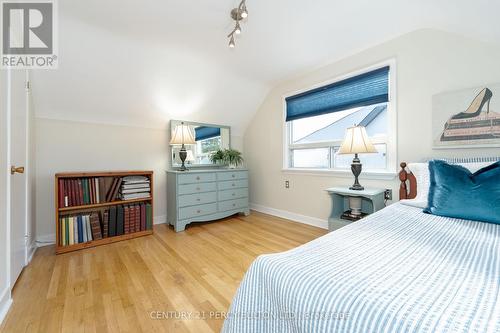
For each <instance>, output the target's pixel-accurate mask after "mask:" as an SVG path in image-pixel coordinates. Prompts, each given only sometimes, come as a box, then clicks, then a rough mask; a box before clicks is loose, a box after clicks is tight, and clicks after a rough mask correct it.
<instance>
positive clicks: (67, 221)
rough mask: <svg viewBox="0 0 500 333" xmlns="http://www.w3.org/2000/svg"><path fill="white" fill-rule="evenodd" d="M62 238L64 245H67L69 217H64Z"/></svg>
mask: <svg viewBox="0 0 500 333" xmlns="http://www.w3.org/2000/svg"><path fill="white" fill-rule="evenodd" d="M64 239H65V242H64V244H65V245H69V217H67V216H65V217H64Z"/></svg>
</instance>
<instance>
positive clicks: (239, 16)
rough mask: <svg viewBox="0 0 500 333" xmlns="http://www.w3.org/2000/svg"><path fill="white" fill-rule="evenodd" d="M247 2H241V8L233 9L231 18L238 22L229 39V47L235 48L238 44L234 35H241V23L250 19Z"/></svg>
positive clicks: (243, 0)
mask: <svg viewBox="0 0 500 333" xmlns="http://www.w3.org/2000/svg"><path fill="white" fill-rule="evenodd" d="M245 1H246V0H241V2H240V4H239V6H238V7H237V8H233V10H231V18H232V19H233V20H234V21H235V22H236V25H235V27H234V29H233V31H231V33H230V34H229V35H227V37H228V38H229V47H230V48H234V47H235V46H236V43H235V41H234V35H239V34H241V25H240V22H241V21H242V20H244V19H246V18H247V17H248V10H247V5H246V3H245Z"/></svg>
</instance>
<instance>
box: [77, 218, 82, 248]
mask: <svg viewBox="0 0 500 333" xmlns="http://www.w3.org/2000/svg"><path fill="white" fill-rule="evenodd" d="M76 222H77V224H78V229H77V230H78V231H77V233H78V237H77V239H78V243H83V225H82V217H81V216H77V217H76Z"/></svg>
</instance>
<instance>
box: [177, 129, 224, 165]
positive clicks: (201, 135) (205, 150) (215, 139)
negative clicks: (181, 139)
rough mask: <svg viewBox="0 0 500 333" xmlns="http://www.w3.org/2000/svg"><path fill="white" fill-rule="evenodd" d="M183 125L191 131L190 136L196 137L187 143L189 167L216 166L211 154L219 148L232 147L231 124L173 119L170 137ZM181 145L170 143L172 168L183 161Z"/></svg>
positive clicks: (187, 162)
mask: <svg viewBox="0 0 500 333" xmlns="http://www.w3.org/2000/svg"><path fill="white" fill-rule="evenodd" d="M182 125H184V127H183V128H184V129H185V130H187V131H189V132H190V133H189V134H190V135H189V136H190V137H191V138H192V139H194V141H192V143H191V144H185V148H186V151H187V157H186V161H185V165H186V167H187V168H193V167H214V166H215V165H214V164H213V163H212V162H210V155H211V154H212V153H213V152H215V151H217V150H219V149H229V148H231V128H230V127H229V126H221V125H214V124H205V123H196V122H192V121H183V120H171V121H170V138H173V137H174V134H175V131H176V129H179V127H178V126H182ZM193 142H194V143H193ZM181 147H182V146H181V145H180V144H171V145H170V151H171V161H172V162H171V166H172V168H180V167H181V164H182V162H181V159H180V156H179V152H180V150H181Z"/></svg>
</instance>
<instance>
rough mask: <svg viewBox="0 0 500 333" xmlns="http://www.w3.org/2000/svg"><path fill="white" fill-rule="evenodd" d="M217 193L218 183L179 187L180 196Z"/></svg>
mask: <svg viewBox="0 0 500 333" xmlns="http://www.w3.org/2000/svg"><path fill="white" fill-rule="evenodd" d="M213 191H217V183H199V184H184V185H179V193H178V194H179V195H184V194H194V193H203V192H213Z"/></svg>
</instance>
